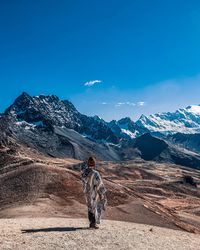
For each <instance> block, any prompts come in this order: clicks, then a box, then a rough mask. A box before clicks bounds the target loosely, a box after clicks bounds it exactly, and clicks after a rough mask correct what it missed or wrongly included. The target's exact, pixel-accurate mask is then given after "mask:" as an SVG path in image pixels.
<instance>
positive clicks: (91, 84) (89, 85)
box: [84, 80, 102, 87]
mask: <svg viewBox="0 0 200 250" xmlns="http://www.w3.org/2000/svg"><path fill="white" fill-rule="evenodd" d="M101 82H102V81H101V80H92V81H88V82H85V83H84V85H85V86H88V87H91V86H93V85H95V84H97V83H101Z"/></svg>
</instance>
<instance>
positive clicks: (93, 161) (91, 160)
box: [87, 156, 96, 164]
mask: <svg viewBox="0 0 200 250" xmlns="http://www.w3.org/2000/svg"><path fill="white" fill-rule="evenodd" d="M87 162H88V164H89V163H94V164H95V163H96V160H95V158H94V157H93V156H90V157H89V158H88V161H87Z"/></svg>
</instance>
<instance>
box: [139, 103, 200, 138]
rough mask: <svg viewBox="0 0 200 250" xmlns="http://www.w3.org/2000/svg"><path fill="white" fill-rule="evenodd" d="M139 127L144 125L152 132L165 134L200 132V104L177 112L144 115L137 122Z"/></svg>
mask: <svg viewBox="0 0 200 250" xmlns="http://www.w3.org/2000/svg"><path fill="white" fill-rule="evenodd" d="M136 124H137V125H138V126H139V127H144V128H146V129H148V130H149V131H150V132H160V133H163V134H173V133H178V132H179V133H185V134H194V133H199V132H200V106H198V105H192V106H188V107H187V108H183V109H178V110H176V111H175V112H166V113H158V114H154V115H149V116H144V115H142V116H141V117H140V119H139V120H138V121H137V122H136Z"/></svg>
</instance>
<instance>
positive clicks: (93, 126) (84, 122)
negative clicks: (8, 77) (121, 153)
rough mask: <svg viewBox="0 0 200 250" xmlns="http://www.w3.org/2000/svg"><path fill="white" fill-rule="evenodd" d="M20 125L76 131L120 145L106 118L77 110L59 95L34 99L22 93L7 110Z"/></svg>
mask: <svg viewBox="0 0 200 250" xmlns="http://www.w3.org/2000/svg"><path fill="white" fill-rule="evenodd" d="M5 115H10V116H12V117H14V118H15V119H16V122H17V123H18V124H20V123H27V126H28V125H29V126H36V127H40V128H46V129H53V127H54V126H58V127H64V128H68V129H73V130H75V131H77V132H78V133H80V134H82V135H84V136H86V137H89V138H91V139H94V140H98V141H106V142H110V143H115V144H116V143H118V138H117V137H116V136H115V134H114V133H113V132H112V130H111V129H110V128H109V126H108V125H107V124H106V122H104V121H103V120H102V119H97V118H96V117H88V116H86V115H83V114H81V113H79V112H78V111H77V109H76V108H75V107H74V105H73V104H72V103H71V102H69V101H68V100H60V99H59V98H58V97H57V96H55V95H49V96H45V95H40V96H34V97H32V96H30V95H28V94H27V93H25V92H24V93H22V94H21V95H20V96H19V97H18V98H17V99H16V100H15V101H14V103H13V104H12V105H11V106H10V107H9V108H8V109H7V110H6V111H5Z"/></svg>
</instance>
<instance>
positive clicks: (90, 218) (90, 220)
mask: <svg viewBox="0 0 200 250" xmlns="http://www.w3.org/2000/svg"><path fill="white" fill-rule="evenodd" d="M88 219H89V222H90V227H91V226H95V225H96V220H95V215H94V214H93V213H92V212H90V211H89V210H88Z"/></svg>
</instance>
